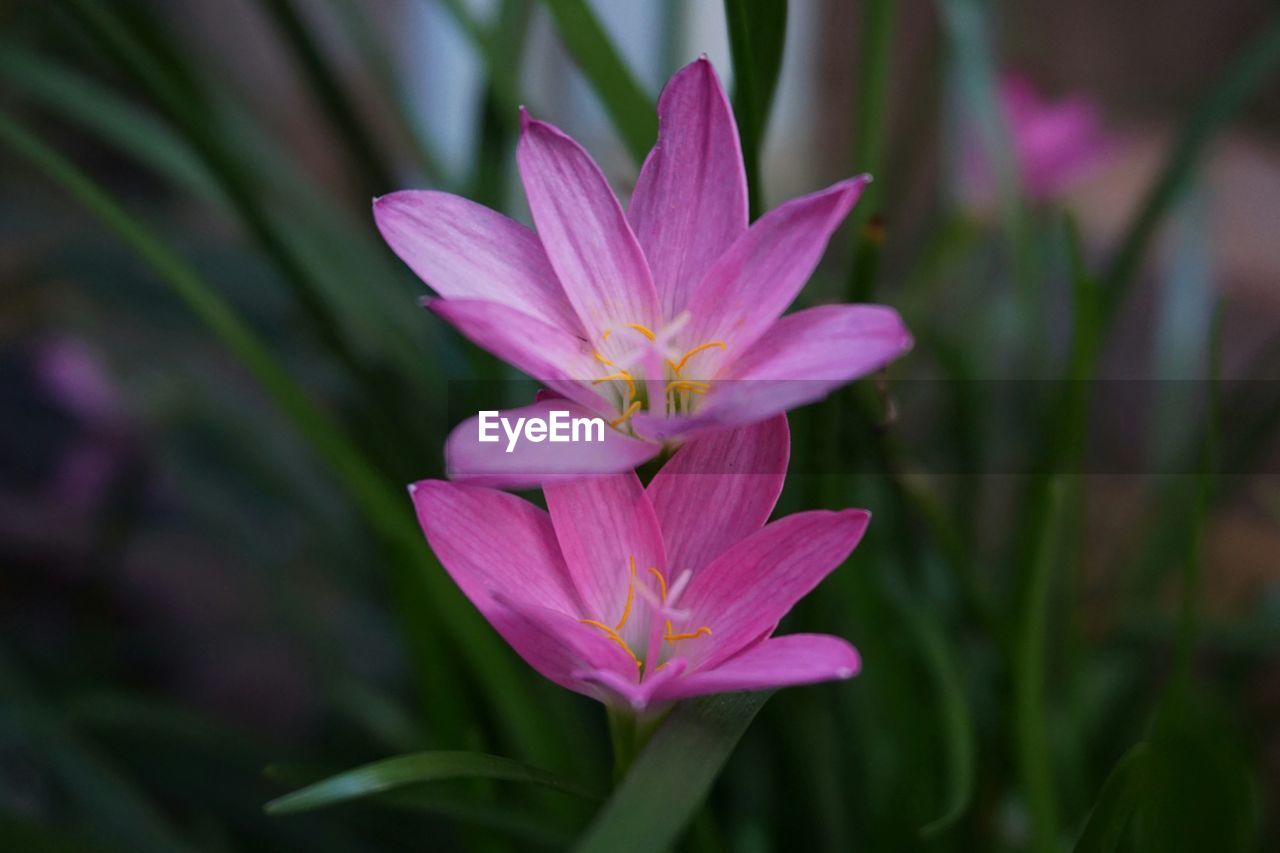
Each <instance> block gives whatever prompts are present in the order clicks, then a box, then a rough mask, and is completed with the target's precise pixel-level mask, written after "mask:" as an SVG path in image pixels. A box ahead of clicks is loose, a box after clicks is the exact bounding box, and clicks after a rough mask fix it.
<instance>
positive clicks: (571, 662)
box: [489, 599, 639, 701]
mask: <svg viewBox="0 0 1280 853" xmlns="http://www.w3.org/2000/svg"><path fill="white" fill-rule="evenodd" d="M489 621H490V622H491V623H493V626H494V628H496V629H497V630H498V633H499V634H501V635H502V638H503V639H504V640H506V641H507V643H508V644H510V646H511V648H513V649H515V650H516V653H517V654H519V655H520V657H522V658H524V660H525V662H526V663H528V664H529V666H531V667H533V668H534V669H536V670H537V671H538V672H539V673H540V674H541V675H543V676H544V677H546V678H549V679H551V680H552V681H554V682H555V683H556V684H559V685H560V686H561V687H566V688H568V689H569V690H573V691H575V692H577V693H582V694H584V695H586V696H590V697H592V698H593V699H599V700H601V701H608V700H609V699H610V698H611V695H612V693H613V692H614V691H612V690H606V689H601V687H600V686H599V684H598V683H596V682H593V681H590V680H586V679H583V678H581V677H580V674H581V673H583V672H597V673H603V672H608V673H610V674H611V675H612V676H613V677H614V679H616V683H620V684H627V683H634V682H636V681H637V678H638V675H639V670H638V669H637V667H636V665H635V661H634V660H633V659H632V658H631V656H630V655H628V654H627V653H626V652H625V651H623V650H622V647H621V646H619V645H618V644H617V643H615V642H614V641H613V640H610V639H609V637H608V636H607V635H605V634H604V633H603V632H602V631H599V630H597V629H595V628H592V627H591V626H589V625H584V624H582V623H581V622H580V621H579V620H578V619H577V617H575V616H572V615H570V614H567V613H562V612H560V611H558V610H552V609H547V608H543V607H536V606H524V605H518V604H513V603H511V602H508V601H506V600H505V599H501V600H499V602H498V606H497V607H496V608H495V611H494V613H493V615H492V616H491V617H489Z"/></svg>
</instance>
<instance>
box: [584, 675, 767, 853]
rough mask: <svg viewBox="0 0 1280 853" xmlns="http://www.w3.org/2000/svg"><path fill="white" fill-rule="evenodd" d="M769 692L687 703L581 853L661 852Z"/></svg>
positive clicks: (644, 755) (595, 824) (643, 756)
mask: <svg viewBox="0 0 1280 853" xmlns="http://www.w3.org/2000/svg"><path fill="white" fill-rule="evenodd" d="M769 696H770V694H769V693H737V694H724V695H721V696H715V697H712V698H708V699H695V700H692V701H688V702H683V703H681V704H680V705H679V706H677V707H676V709H675V710H674V711H672V712H671V716H669V717H668V718H667V719H666V720H665V721H664V722H663V723H662V725H661V726H659V727H658V730H657V731H656V732H655V733H654V735H653V737H652V739H651V740H650V741H649V743H648V745H647V746H646V747H645V748H644V750H643V751H642V752H641V753H640V755H639V757H637V758H636V760H635V763H634V764H632V765H631V769H630V770H629V771H628V772H627V775H626V776H625V777H623V779H622V782H621V783H620V784H619V785H618V787H617V789H616V790H615V791H614V792H613V795H612V796H611V797H610V798H609V801H608V802H607V803H605V805H604V807H603V808H602V809H601V810H600V812H599V814H597V815H596V817H595V819H594V820H593V821H592V822H591V825H590V826H589V827H588V828H587V830H586V832H585V833H583V835H582V837H581V838H579V839H578V842H577V843H576V844H575V845H574V848H573V849H574V850H575V851H577V853H661V851H665V850H668V849H669V848H670V847H671V846H672V845H673V844H674V843H675V842H676V841H677V840H678V839H679V837H680V834H681V832H682V831H683V830H684V828H685V827H686V826H688V824H689V821H690V820H692V819H693V816H694V814H695V813H696V812H697V810H698V807H699V806H700V805H701V804H702V802H703V800H704V799H706V797H707V794H708V792H709V791H710V790H711V785H712V783H713V782H715V779H716V776H717V775H719V773H720V769H721V768H722V767H724V764H725V762H726V761H727V760H728V759H729V755H730V753H732V752H733V748H734V746H736V745H737V743H738V741H739V740H740V739H741V738H742V735H743V734H744V733H745V732H746V730H747V727H748V726H749V725H751V721H752V720H753V719H755V716H756V713H757V712H758V711H759V710H760V708H761V707H763V706H764V703H765V701H766V700H768V698H769Z"/></svg>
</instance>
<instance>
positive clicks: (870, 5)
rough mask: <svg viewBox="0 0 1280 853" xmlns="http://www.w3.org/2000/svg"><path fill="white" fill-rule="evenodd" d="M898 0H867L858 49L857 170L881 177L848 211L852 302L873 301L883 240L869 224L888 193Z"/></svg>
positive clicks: (854, 148)
mask: <svg viewBox="0 0 1280 853" xmlns="http://www.w3.org/2000/svg"><path fill="white" fill-rule="evenodd" d="M897 10H898V3H897V0H867V2H866V3H863V4H862V39H861V45H860V50H859V51H858V53H857V67H858V86H857V94H856V100H855V101H854V104H853V111H854V125H853V133H854V136H853V171H854V172H871V173H872V175H873V176H874V177H875V178H876V180H875V181H873V182H872V183H871V184H870V185H868V186H867V188H866V189H865V190H863V192H862V197H861V198H860V199H859V200H858V204H857V205H856V206H855V207H854V209H853V211H852V212H851V214H850V216H849V233H850V235H851V236H852V238H853V244H854V253H853V258H854V260H853V264H852V265H851V267H850V270H849V272H850V279H849V295H850V299H851V300H852V301H853V302H870V301H871V298H872V296H873V295H874V294H875V284H876V282H875V279H876V272H877V268H878V260H879V255H880V244H881V241H882V239H883V235H882V233H881V229H880V228H869V227H868V223H869V222H870V220H871V216H872V215H874V214H877V213H878V212H879V210H878V208H879V205H880V198H881V196H882V194H883V193H884V177H885V176H884V175H883V173H882V166H883V162H884V160H883V151H884V125H885V121H884V119H885V100H886V96H887V95H888V90H889V59H890V54H889V47H890V44H891V43H892V41H893V31H894V18H895V16H896V13H897Z"/></svg>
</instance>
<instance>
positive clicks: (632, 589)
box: [613, 556, 636, 631]
mask: <svg viewBox="0 0 1280 853" xmlns="http://www.w3.org/2000/svg"><path fill="white" fill-rule="evenodd" d="M635 597H636V558H635V556H632V557H631V580H630V582H628V583H627V603H626V605H625V606H623V608H622V618H621V619H619V620H618V624H617V625H614V626H613V630H615V631H621V630H622V626H623V625H626V624H627V617H629V616H630V615H631V602H632V601H634V600H635Z"/></svg>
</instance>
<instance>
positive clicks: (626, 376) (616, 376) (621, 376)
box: [591, 370, 636, 400]
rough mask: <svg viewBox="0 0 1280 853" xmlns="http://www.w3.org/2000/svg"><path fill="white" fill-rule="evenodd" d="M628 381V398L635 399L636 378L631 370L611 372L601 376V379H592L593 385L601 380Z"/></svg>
mask: <svg viewBox="0 0 1280 853" xmlns="http://www.w3.org/2000/svg"><path fill="white" fill-rule="evenodd" d="M614 381H620V382H626V383H627V399H628V400H632V399H635V396H636V380H635V378H634V377H632V375H631V371H629V370H619V371H618V372H617V373H610V374H609V375H608V376H601V377H600V378H599V379H592V380H591V384H592V385H599V384H600V383H601V382H614Z"/></svg>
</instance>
